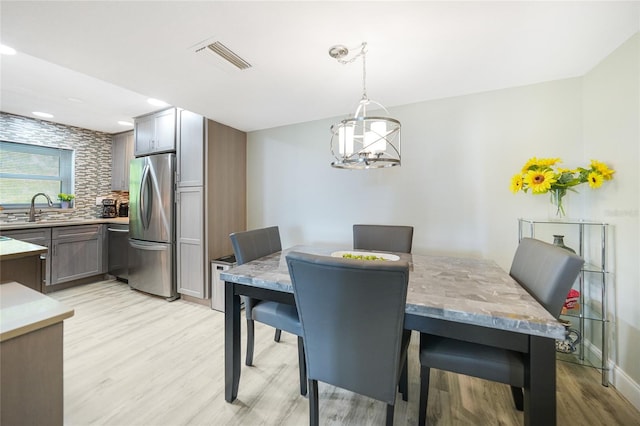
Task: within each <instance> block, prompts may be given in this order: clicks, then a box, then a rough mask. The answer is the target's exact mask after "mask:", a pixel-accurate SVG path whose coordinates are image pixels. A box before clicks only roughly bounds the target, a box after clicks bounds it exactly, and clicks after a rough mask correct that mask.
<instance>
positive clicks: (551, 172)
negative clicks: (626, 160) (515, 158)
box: [511, 157, 615, 216]
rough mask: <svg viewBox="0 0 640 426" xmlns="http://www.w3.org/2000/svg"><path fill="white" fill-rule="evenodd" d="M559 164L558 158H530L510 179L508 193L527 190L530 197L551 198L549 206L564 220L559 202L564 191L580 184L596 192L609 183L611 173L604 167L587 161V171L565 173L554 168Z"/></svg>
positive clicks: (611, 177)
mask: <svg viewBox="0 0 640 426" xmlns="http://www.w3.org/2000/svg"><path fill="white" fill-rule="evenodd" d="M560 162H562V161H561V160H560V159H559V158H536V157H533V158H530V159H529V160H528V161H527V162H526V163H525V165H524V166H523V167H522V171H521V172H520V173H518V174H516V175H514V176H513V177H512V178H511V192H513V193H514V194H515V193H517V192H518V191H520V190H522V191H524V192H525V193H526V192H528V191H529V190H531V192H533V193H534V194H546V193H550V194H551V202H552V203H553V204H554V205H555V206H556V209H557V210H556V214H557V215H558V216H564V215H565V211H564V206H563V205H562V198H563V197H564V196H565V195H567V191H573V192H577V191H576V190H575V189H573V187H574V186H578V185H580V184H583V183H588V184H589V187H591V188H593V189H595V188H600V187H601V186H602V184H603V182H604V181H606V180H611V179H613V174H614V173H615V171H614V170H612V169H610V168H609V167H608V166H607V165H606V164H605V163H602V162H600V161H597V160H591V164H590V166H589V168H583V167H578V168H576V169H565V168H561V167H559V166H557V164H558V163H560Z"/></svg>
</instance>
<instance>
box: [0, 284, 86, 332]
mask: <svg viewBox="0 0 640 426" xmlns="http://www.w3.org/2000/svg"><path fill="white" fill-rule="evenodd" d="M73 314H74V311H73V309H72V308H69V307H67V306H65V305H63V304H62V303H60V302H58V301H57V300H55V299H52V298H51V297H49V296H46V295H44V294H42V293H38V292H37V291H35V290H31V289H30V288H27V287H25V286H23V285H22V284H19V283H17V282H10V283H7V284H2V285H0V342H4V341H6V340H9V339H12V338H14V337H18V336H22V335H24V334H27V333H31V332H32V331H36V330H39V329H42V328H45V327H48V326H50V325H53V324H56V323H59V322H61V321H63V320H64V319H66V318H69V317H72V316H73Z"/></svg>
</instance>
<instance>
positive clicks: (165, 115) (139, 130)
mask: <svg viewBox="0 0 640 426" xmlns="http://www.w3.org/2000/svg"><path fill="white" fill-rule="evenodd" d="M175 150H176V109H175V108H170V109H167V110H164V111H159V112H156V113H154V114H149V115H144V116H142V117H138V118H136V119H135V155H136V156H141V155H148V154H156V153H160V152H171V151H175Z"/></svg>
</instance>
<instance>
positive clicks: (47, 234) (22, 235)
mask: <svg viewBox="0 0 640 426" xmlns="http://www.w3.org/2000/svg"><path fill="white" fill-rule="evenodd" d="M2 235H4V236H6V237H9V238H13V239H14V240H20V241H24V242H27V243H31V244H37V245H39V246H43V247H47V248H48V249H49V252H48V253H47V254H44V255H43V256H44V257H45V266H44V271H43V274H44V277H43V278H44V282H45V285H48V284H49V283H50V282H51V228H38V229H16V230H8V231H2Z"/></svg>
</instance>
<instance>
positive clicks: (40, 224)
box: [0, 217, 129, 231]
mask: <svg viewBox="0 0 640 426" xmlns="http://www.w3.org/2000/svg"><path fill="white" fill-rule="evenodd" d="M100 223H113V224H121V225H127V224H129V218H128V217H113V218H95V219H71V220H49V221H47V220H41V221H37V222H11V223H8V222H4V223H0V231H9V230H13V229H35V228H55V227H57V226H74V225H93V224H100Z"/></svg>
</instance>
